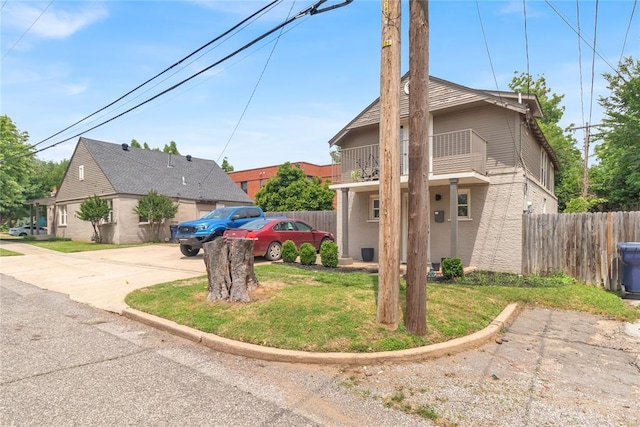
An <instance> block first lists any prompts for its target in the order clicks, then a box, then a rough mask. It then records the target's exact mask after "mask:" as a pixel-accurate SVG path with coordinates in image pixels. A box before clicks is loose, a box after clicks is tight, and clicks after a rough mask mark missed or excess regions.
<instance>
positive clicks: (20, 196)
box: [0, 115, 35, 224]
mask: <svg viewBox="0 0 640 427" xmlns="http://www.w3.org/2000/svg"><path fill="white" fill-rule="evenodd" d="M28 140H29V134H28V133H27V132H26V131H20V130H18V127H17V126H16V125H15V123H13V121H12V120H11V119H10V118H9V116H7V115H2V116H0V162H1V164H0V224H4V223H5V222H6V221H8V220H12V219H17V218H19V217H20V216H22V215H23V214H24V213H25V206H24V202H25V201H26V200H27V199H28V198H29V197H30V195H31V194H32V193H33V188H34V187H33V184H32V178H33V174H34V168H35V164H34V160H33V157H32V156H31V153H30V146H29V145H28V144H27V141H28Z"/></svg>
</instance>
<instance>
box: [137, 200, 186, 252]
mask: <svg viewBox="0 0 640 427" xmlns="http://www.w3.org/2000/svg"><path fill="white" fill-rule="evenodd" d="M133 212H134V213H135V214H137V215H138V216H140V217H142V218H146V219H147V221H149V225H150V227H151V234H152V236H153V238H154V241H156V242H158V241H160V227H161V226H162V224H163V223H164V222H165V221H166V220H168V219H171V218H174V217H175V216H176V213H178V205H177V204H174V203H173V201H172V200H171V198H170V197H168V196H165V195H163V194H159V193H158V192H157V191H156V190H151V191H149V193H148V194H147V195H146V196H144V197H142V198H141V199H140V200H139V201H138V204H137V205H136V206H135V208H133Z"/></svg>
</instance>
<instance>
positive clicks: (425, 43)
mask: <svg viewBox="0 0 640 427" xmlns="http://www.w3.org/2000/svg"><path fill="white" fill-rule="evenodd" d="M409 81H410V89H409V129H410V134H411V139H410V140H409V226H408V228H409V242H408V245H409V250H408V254H407V301H406V303H407V310H406V327H407V332H410V333H412V334H415V335H419V336H422V335H424V334H426V332H427V273H428V271H427V269H428V265H427V261H428V254H427V248H428V242H429V233H430V227H429V144H430V141H429V1H428V0H409Z"/></svg>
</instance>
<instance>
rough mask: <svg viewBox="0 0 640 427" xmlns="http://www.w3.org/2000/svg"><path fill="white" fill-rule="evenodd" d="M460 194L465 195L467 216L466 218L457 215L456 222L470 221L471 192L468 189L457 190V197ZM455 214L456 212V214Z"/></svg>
mask: <svg viewBox="0 0 640 427" xmlns="http://www.w3.org/2000/svg"><path fill="white" fill-rule="evenodd" d="M460 194H466V195H467V204H466V206H467V215H466V216H461V215H458V220H459V221H460V220H470V219H471V190H470V189H468V188H463V189H458V196H459V195H460ZM458 206H460V205H458ZM456 213H457V212H456Z"/></svg>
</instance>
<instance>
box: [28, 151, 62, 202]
mask: <svg viewBox="0 0 640 427" xmlns="http://www.w3.org/2000/svg"><path fill="white" fill-rule="evenodd" d="M34 164H35V167H34V175H33V179H32V183H33V187H34V188H33V193H32V194H31V195H30V196H29V197H30V198H39V197H49V195H50V194H51V192H52V191H53V190H54V188H55V189H58V188H60V184H62V179H63V178H64V174H65V172H66V171H67V167H68V166H69V160H66V159H65V160H62V161H60V162H54V161H45V160H40V159H35V163H34Z"/></svg>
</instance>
